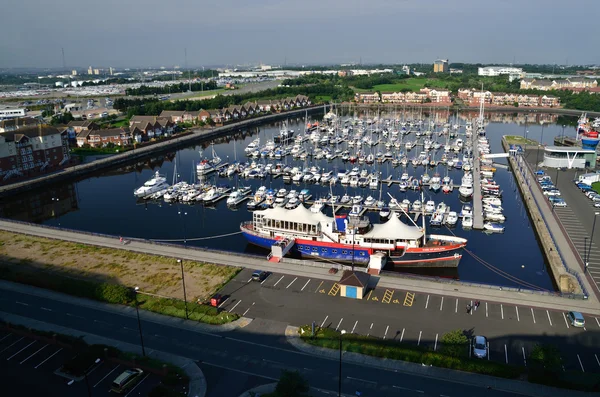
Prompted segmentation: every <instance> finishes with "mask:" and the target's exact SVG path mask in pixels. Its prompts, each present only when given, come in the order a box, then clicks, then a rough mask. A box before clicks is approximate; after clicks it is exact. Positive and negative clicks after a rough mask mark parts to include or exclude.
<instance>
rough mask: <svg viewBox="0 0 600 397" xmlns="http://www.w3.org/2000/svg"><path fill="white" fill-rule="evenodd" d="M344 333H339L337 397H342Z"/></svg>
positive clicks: (343, 331)
mask: <svg viewBox="0 0 600 397" xmlns="http://www.w3.org/2000/svg"><path fill="white" fill-rule="evenodd" d="M345 333H346V331H345V330H341V331H340V369H339V374H338V375H339V382H338V397H341V396H342V336H344V334H345Z"/></svg>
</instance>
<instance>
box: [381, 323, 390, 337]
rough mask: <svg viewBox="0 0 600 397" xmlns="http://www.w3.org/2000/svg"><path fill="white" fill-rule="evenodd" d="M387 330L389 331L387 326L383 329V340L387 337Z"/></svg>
mask: <svg viewBox="0 0 600 397" xmlns="http://www.w3.org/2000/svg"><path fill="white" fill-rule="evenodd" d="M388 329H390V326H389V325H388V326H387V327H385V334H383V339H385V337H386V336H387V332H388Z"/></svg>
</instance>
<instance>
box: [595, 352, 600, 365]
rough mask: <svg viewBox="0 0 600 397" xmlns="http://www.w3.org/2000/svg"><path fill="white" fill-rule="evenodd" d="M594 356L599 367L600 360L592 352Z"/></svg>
mask: <svg viewBox="0 0 600 397" xmlns="http://www.w3.org/2000/svg"><path fill="white" fill-rule="evenodd" d="M594 357H596V362H597V363H598V366H599V367H600V360H598V355H597V354H594Z"/></svg>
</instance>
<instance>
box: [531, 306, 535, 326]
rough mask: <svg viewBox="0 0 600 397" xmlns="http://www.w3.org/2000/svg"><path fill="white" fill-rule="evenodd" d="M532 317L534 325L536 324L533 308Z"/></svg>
mask: <svg viewBox="0 0 600 397" xmlns="http://www.w3.org/2000/svg"><path fill="white" fill-rule="evenodd" d="M531 316H532V317H533V323H534V324H535V313H534V312H533V307H532V308H531Z"/></svg>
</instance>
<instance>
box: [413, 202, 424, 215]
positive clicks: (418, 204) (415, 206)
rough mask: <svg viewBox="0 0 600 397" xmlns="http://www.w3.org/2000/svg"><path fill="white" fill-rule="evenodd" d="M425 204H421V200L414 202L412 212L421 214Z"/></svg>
mask: <svg viewBox="0 0 600 397" xmlns="http://www.w3.org/2000/svg"><path fill="white" fill-rule="evenodd" d="M422 206H423V204H422V203H421V200H415V201H413V203H412V205H411V207H410V210H411V211H412V212H420V211H421V208H422Z"/></svg>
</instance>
